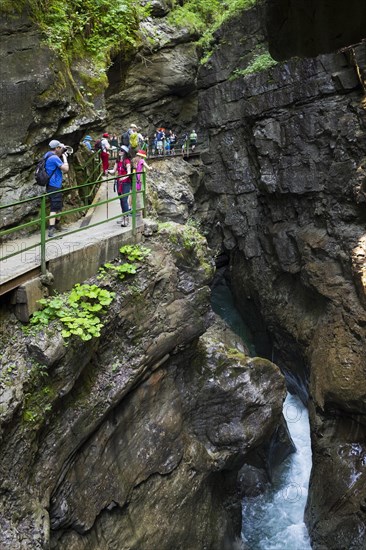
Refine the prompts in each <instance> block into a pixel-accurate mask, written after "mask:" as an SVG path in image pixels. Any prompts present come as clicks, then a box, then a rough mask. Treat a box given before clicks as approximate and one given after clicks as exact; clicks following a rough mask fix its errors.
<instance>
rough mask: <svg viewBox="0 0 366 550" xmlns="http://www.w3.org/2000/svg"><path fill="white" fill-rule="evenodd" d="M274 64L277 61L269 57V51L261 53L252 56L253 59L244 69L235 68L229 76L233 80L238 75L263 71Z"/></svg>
mask: <svg viewBox="0 0 366 550" xmlns="http://www.w3.org/2000/svg"><path fill="white" fill-rule="evenodd" d="M274 65H277V61H276V60H275V59H273V57H271V54H270V53H269V52H266V53H262V54H260V55H257V56H256V57H254V59H253V61H252V62H251V63H250V64H249V65H248V67H246V68H245V69H235V71H234V72H233V74H232V75H231V77H230V80H234V79H235V78H238V77H239V76H246V75H248V74H253V73H258V72H259V71H265V70H267V69H269V68H270V67H273V66H274Z"/></svg>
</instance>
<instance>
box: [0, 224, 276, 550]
mask: <svg viewBox="0 0 366 550" xmlns="http://www.w3.org/2000/svg"><path fill="white" fill-rule="evenodd" d="M145 246H148V247H149V250H150V254H149V255H148V256H147V258H146V259H145V260H144V262H143V264H142V265H141V266H140V267H139V269H138V271H137V274H136V276H135V277H133V278H131V277H130V279H125V280H123V281H120V280H118V279H115V278H113V276H105V277H104V279H103V281H100V280H99V281H97V280H96V279H95V278H94V279H92V280H91V281H89V282H90V283H98V284H99V285H101V286H102V288H106V289H108V290H113V291H114V292H115V299H114V301H113V302H112V305H111V306H110V307H109V309H108V312H107V313H106V318H105V319H104V322H105V326H104V329H103V331H102V336H101V338H95V339H93V340H90V341H89V342H82V341H81V340H78V339H77V338H74V339H72V340H71V341H69V342H68V344H67V345H66V342H65V341H64V339H63V337H62V335H61V331H60V329H59V327H58V326H57V325H54V324H52V325H49V326H48V327H46V328H45V329H44V330H41V331H40V332H39V331H38V332H37V331H36V332H31V333H30V334H28V336H25V335H24V334H23V333H22V331H21V329H20V326H19V322H15V319H14V317H13V316H12V315H11V314H9V313H6V312H5V311H4V310H2V311H1V321H2V327H3V326H4V325H5V324H6V327H7V330H6V331H5V330H4V331H3V332H2V334H1V338H2V349H3V353H2V356H1V367H2V368H1V377H0V405H1V407H0V426H1V440H0V452H1V465H0V470H1V474H0V479H1V504H2V514H1V519H0V526H1V529H0V546H1V547H2V548H11V549H12V550H20V549H22V550H24V549H27V550H28V549H30V548H32V549H34V550H36V549H46V548H54V549H60V550H61V549H67V550H79V549H84V548H88V549H94V548H95V550H102V549H107V548H119V549H121V550H122V549H126V550H127V549H128V550H131V549H133V548H136V549H141V548H144V549H151V550H153V549H156V548H161V549H166V550H170V549H171V548H173V547H175V548H187V549H188V548H189V549H192V550H196V549H197V548H203V547H206V548H212V549H216V548H217V549H218V548H220V549H222V548H227V549H230V548H232V547H233V544H234V540H235V539H236V538H237V537H239V536H240V531H241V502H240V493H239V491H238V486H237V483H236V481H237V475H238V472H239V469H240V468H241V466H242V465H243V464H244V463H245V461H246V460H247V459H248V458H249V456H250V455H253V453H258V452H259V451H260V449H262V456H263V458H264V456H265V446H266V445H267V444H268V442H269V441H270V440H271V438H272V436H273V437H274V438H276V432H277V430H278V429H279V428H280V426H281V425H282V402H283V399H284V396H285V383H284V378H283V376H282V375H281V374H280V372H279V369H278V368H277V367H276V366H275V365H274V364H272V363H270V362H269V361H267V360H265V359H260V358H252V359H251V358H249V357H247V356H246V355H245V354H244V353H243V351H239V350H238V349H236V341H237V337H236V336H234V335H233V334H232V333H231V331H230V330H229V329H228V328H227V327H226V326H224V324H223V323H222V322H221V323H220V322H218V321H216V323H214V324H213V322H214V321H215V319H214V314H213V312H212V310H211V308H210V289H209V287H208V283H209V282H210V281H211V279H212V276H213V272H214V264H213V261H212V258H211V256H210V254H209V251H208V249H207V244H206V241H205V239H203V238H202V236H200V235H199V233H198V232H197V231H196V230H194V229H192V228H190V229H188V230H187V228H185V227H184V226H180V225H175V224H173V223H171V224H165V225H164V226H163V227H161V228H160V230H159V231H158V232H155V234H154V236H150V238H149V239H148V240H147V241H146V242H145ZM212 324H213V326H212V327H211V328H210V329H209V330H207V329H208V327H209V325H212ZM282 439H283V436H282ZM251 463H252V464H253V458H252V459H251ZM257 465H258V460H257ZM246 486H247V488H248V484H246Z"/></svg>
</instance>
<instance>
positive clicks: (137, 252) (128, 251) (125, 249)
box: [119, 244, 151, 262]
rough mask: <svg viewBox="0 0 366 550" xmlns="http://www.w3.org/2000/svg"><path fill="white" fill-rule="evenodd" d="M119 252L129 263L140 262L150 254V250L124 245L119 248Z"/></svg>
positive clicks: (139, 246)
mask: <svg viewBox="0 0 366 550" xmlns="http://www.w3.org/2000/svg"><path fill="white" fill-rule="evenodd" d="M119 251H120V253H121V254H122V256H126V258H127V259H128V260H129V261H130V262H142V260H143V259H144V258H146V257H147V256H148V255H149V254H150V252H151V250H150V248H146V247H145V246H141V245H138V244H137V245H136V244H125V245H124V246H121V248H120V249H119Z"/></svg>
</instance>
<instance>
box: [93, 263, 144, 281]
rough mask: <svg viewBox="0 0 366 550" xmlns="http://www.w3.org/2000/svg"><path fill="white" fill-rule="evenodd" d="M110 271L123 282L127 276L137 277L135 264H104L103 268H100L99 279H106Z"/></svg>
mask: <svg viewBox="0 0 366 550" xmlns="http://www.w3.org/2000/svg"><path fill="white" fill-rule="evenodd" d="M108 271H109V272H110V273H111V274H112V275H114V276H116V277H117V279H119V280H120V281H123V279H124V278H125V277H126V275H135V273H136V271H137V267H136V265H135V264H129V263H128V262H127V263H124V264H110V263H108V264H104V266H103V267H101V268H99V276H98V278H101V279H102V278H104V277H105V276H106V275H107V272H108Z"/></svg>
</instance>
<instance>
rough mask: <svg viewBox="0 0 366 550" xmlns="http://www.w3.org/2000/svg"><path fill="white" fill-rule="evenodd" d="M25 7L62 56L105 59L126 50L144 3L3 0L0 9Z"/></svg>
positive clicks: (131, 43) (143, 12) (135, 37)
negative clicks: (15, 1)
mask: <svg viewBox="0 0 366 550" xmlns="http://www.w3.org/2000/svg"><path fill="white" fill-rule="evenodd" d="M22 11H27V13H29V14H30V16H31V18H32V19H33V20H34V21H35V23H36V24H37V25H38V26H39V28H40V29H41V31H42V33H43V35H44V38H45V42H46V43H47V45H48V46H49V47H50V48H51V49H53V50H55V51H57V53H58V54H59V55H60V56H61V57H62V58H63V59H64V60H65V61H69V62H70V61H71V60H72V59H74V58H75V57H83V56H84V55H85V56H90V57H93V58H94V59H95V60H96V61H100V62H105V61H107V62H108V61H109V59H110V55H111V53H112V54H113V51H119V50H121V49H124V50H128V49H131V47H133V46H135V44H136V42H137V40H138V34H137V32H138V30H139V21H140V19H142V18H144V17H146V16H147V15H148V13H149V8H148V7H143V6H141V5H140V4H139V3H138V2H135V1H134V0H68V1H67V2H59V1H58V0H19V1H18V2H17V3H16V4H15V5H14V3H13V2H12V1H10V0H3V1H2V3H1V6H0V13H1V12H5V13H11V12H22Z"/></svg>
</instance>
